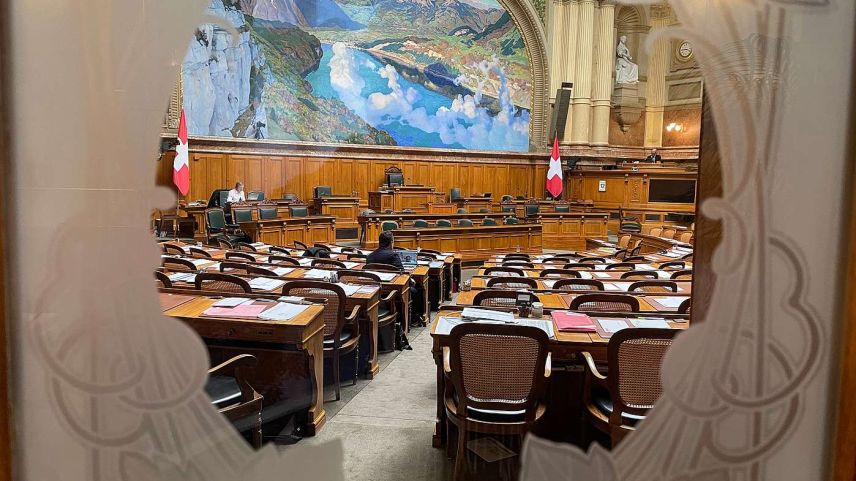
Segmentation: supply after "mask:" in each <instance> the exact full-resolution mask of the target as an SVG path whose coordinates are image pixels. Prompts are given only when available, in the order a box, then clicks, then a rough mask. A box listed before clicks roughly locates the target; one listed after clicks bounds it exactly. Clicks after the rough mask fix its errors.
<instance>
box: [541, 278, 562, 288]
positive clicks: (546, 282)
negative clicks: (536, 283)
mask: <svg viewBox="0 0 856 481" xmlns="http://www.w3.org/2000/svg"><path fill="white" fill-rule="evenodd" d="M557 280H558V279H541V282H543V283H544V285H545V286H546V287H547V289H552V288H553V286H554V285H556V281H557Z"/></svg>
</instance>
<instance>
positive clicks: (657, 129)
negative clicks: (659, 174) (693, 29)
mask: <svg viewBox="0 0 856 481" xmlns="http://www.w3.org/2000/svg"><path fill="white" fill-rule="evenodd" d="M671 14H672V11H671V8H670V7H669V6H668V5H665V4H659V5H652V6H651V32H650V34H655V33H657V31H658V29H660V28H662V27H666V26H668V25H669V24H670V23H671ZM669 53H670V52H669V41H668V40H667V39H664V38H661V39H659V40H657V41H656V42H655V43H654V48H652V49H651V55H650V57H649V58H648V86H647V89H646V91H645V147H661V146H662V145H663V111H664V109H665V105H666V74H667V73H668V70H669Z"/></svg>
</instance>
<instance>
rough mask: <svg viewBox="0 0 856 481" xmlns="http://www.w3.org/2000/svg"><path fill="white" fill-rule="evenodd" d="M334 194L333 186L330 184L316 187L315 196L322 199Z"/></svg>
mask: <svg viewBox="0 0 856 481" xmlns="http://www.w3.org/2000/svg"><path fill="white" fill-rule="evenodd" d="M332 196H333V188H332V187H330V186H328V185H319V186H317V187H315V198H316V199H320V198H322V197H332Z"/></svg>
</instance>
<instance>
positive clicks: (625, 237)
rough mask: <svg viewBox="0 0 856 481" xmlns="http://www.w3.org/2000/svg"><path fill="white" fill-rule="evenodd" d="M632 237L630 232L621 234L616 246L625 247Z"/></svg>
mask: <svg viewBox="0 0 856 481" xmlns="http://www.w3.org/2000/svg"><path fill="white" fill-rule="evenodd" d="M631 237H633V236H631V235H630V234H622V235H620V236H619V237H618V247H621V248H626V247H627V246H628V244H630V238H631Z"/></svg>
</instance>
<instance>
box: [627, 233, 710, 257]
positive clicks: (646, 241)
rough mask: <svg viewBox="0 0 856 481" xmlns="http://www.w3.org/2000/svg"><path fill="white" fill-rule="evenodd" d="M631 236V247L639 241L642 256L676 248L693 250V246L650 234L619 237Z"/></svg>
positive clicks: (631, 234)
mask: <svg viewBox="0 0 856 481" xmlns="http://www.w3.org/2000/svg"><path fill="white" fill-rule="evenodd" d="M626 234H630V245H631V246H632V245H636V243H637V241H638V242H639V245H640V246H641V248H640V249H639V253H640V254H649V253H652V252H660V251H664V250H665V251H668V250H670V249H672V248H674V247H684V248H687V249H692V248H693V246H692V244H687V243H684V242H680V241H676V240H674V239H667V238H665V237H657V236H653V235H648V234H640V233H638V232H621V233H620V234H619V235H626Z"/></svg>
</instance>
